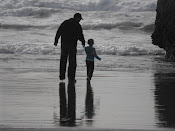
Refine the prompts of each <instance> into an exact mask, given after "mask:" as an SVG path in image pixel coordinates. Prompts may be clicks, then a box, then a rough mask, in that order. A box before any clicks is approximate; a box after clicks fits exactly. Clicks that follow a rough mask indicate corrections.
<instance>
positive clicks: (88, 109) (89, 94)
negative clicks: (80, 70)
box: [85, 81, 95, 125]
mask: <svg viewBox="0 0 175 131" xmlns="http://www.w3.org/2000/svg"><path fill="white" fill-rule="evenodd" d="M85 115H86V122H87V124H88V125H91V124H93V116H94V115H95V113H94V93H93V90H92V86H91V83H90V81H87V91H86V100H85Z"/></svg>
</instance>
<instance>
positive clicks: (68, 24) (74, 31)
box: [55, 18, 85, 49]
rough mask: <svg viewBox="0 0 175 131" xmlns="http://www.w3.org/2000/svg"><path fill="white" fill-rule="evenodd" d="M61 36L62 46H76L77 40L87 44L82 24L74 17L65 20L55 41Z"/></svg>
mask: <svg viewBox="0 0 175 131" xmlns="http://www.w3.org/2000/svg"><path fill="white" fill-rule="evenodd" d="M60 36H61V48H62V49H63V48H76V47H77V41H78V40H80V41H81V42H82V45H85V40H84V35H83V32H82V27H81V25H80V24H79V23H78V22H77V21H76V20H75V19H74V18H70V19H68V20H65V21H64V22H63V23H62V24H61V25H60V27H59V28H58V30H57V33H56V36H55V43H58V39H59V38H60Z"/></svg>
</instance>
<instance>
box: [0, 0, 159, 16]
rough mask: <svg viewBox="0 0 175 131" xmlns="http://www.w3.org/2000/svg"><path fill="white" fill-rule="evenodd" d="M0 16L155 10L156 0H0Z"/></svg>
mask: <svg viewBox="0 0 175 131" xmlns="http://www.w3.org/2000/svg"><path fill="white" fill-rule="evenodd" d="M0 3H1V5H0V16H35V15H41V16H50V14H53V13H56V12H61V10H74V11H133V12H134V11H155V10H156V4H157V3H156V0H144V1H140V0H94V1H81V0H78V1H77V0H72V1H67V0H49V1H45V0H30V1H26V0H0Z"/></svg>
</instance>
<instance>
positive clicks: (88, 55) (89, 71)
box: [85, 39, 101, 81]
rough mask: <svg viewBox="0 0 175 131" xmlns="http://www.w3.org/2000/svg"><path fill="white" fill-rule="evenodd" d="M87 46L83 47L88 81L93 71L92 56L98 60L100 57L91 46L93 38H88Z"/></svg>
mask: <svg viewBox="0 0 175 131" xmlns="http://www.w3.org/2000/svg"><path fill="white" fill-rule="evenodd" d="M88 44H89V46H87V47H85V52H86V66H87V80H88V81H90V80H91V78H92V75H93V72H94V57H95V58H97V59H98V60H101V58H100V57H98V56H97V54H96V51H95V48H94V47H93V44H94V40H93V39H89V40H88Z"/></svg>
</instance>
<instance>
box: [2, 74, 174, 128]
mask: <svg viewBox="0 0 175 131" xmlns="http://www.w3.org/2000/svg"><path fill="white" fill-rule="evenodd" d="M84 74H85V72H80V71H79V72H77V83H76V84H75V85H74V84H68V82H67V80H65V84H63V83H60V82H59V80H58V74H57V73H55V72H47V73H43V72H35V73H34V72H31V73H26V72H22V73H20V74H10V75H9V76H8V74H6V75H4V76H3V78H2V79H5V77H7V78H8V79H7V81H5V82H4V83H3V86H1V88H0V90H1V93H0V97H1V99H0V105H1V106H0V130H6V131H17V130H18V131H20V130H21V131H29V130H30V131H45V130H48V129H49V130H51V131H56V130H57V131H59V130H62V131H68V130H83V131H88V130H96V131H98V130H112V131H113V130H115V131H135V130H142V131H143V130H150V131H152V130H163V131H166V130H171V129H172V130H173V129H174V121H175V120H174V115H173V112H174V110H175V108H174V106H173V105H174V104H175V96H174V95H173V94H174V88H172V85H174V84H175V77H174V76H175V75H174V74H173V73H171V74H159V73H155V74H154V73H151V72H148V73H139V72H138V73H137V72H111V71H101V72H99V71H96V72H95V73H94V77H93V79H92V81H91V83H88V82H87V81H86V77H85V76H84ZM34 76H35V77H34ZM8 80H10V81H8ZM7 83H8V84H7ZM165 87H167V88H168V90H169V91H168V90H166V88H165ZM170 100H171V101H170ZM169 101H170V102H169ZM3 128H5V129H3ZM18 128H20V129H18Z"/></svg>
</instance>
